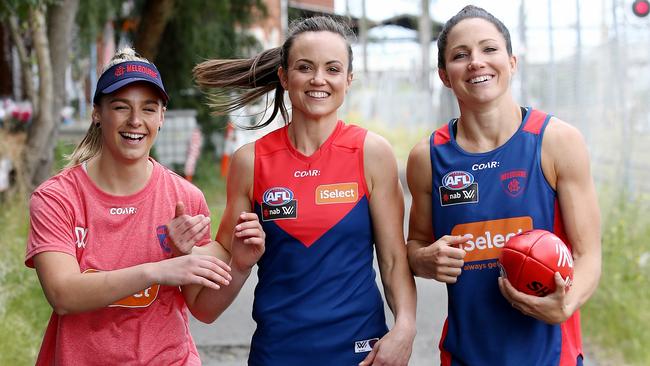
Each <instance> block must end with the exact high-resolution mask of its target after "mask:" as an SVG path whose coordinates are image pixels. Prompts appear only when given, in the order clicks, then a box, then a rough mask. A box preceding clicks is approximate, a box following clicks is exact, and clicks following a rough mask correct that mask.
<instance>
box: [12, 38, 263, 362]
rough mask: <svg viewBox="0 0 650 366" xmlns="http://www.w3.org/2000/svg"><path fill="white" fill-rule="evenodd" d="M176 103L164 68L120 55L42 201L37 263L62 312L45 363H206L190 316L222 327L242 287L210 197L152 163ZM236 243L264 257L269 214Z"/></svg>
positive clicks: (33, 229)
mask: <svg viewBox="0 0 650 366" xmlns="http://www.w3.org/2000/svg"><path fill="white" fill-rule="evenodd" d="M168 99H169V98H168V96H167V93H166V92H165V88H164V86H163V83H162V80H161V78H160V74H159V72H158V70H157V69H156V67H155V66H154V65H153V64H151V63H150V62H148V61H147V60H146V59H143V58H141V57H139V56H138V55H136V54H135V52H134V51H133V50H132V49H130V48H127V49H123V50H120V51H118V53H117V54H116V55H115V56H114V57H113V59H112V60H111V62H110V63H109V64H108V65H107V66H106V68H105V69H104V71H103V73H102V75H101V77H100V78H99V80H98V82H97V87H96V92H95V96H94V98H93V102H94V108H93V113H92V124H91V125H90V127H89V129H88V132H87V134H86V136H85V137H84V139H83V140H82V141H81V143H80V144H79V146H78V147H77V148H76V149H75V151H74V152H73V153H72V155H71V156H70V163H69V164H68V167H67V168H66V169H64V170H63V171H61V172H60V173H59V174H57V175H56V176H54V177H52V178H50V179H49V180H47V181H46V182H44V183H43V184H42V185H41V186H39V187H38V188H37V189H36V190H35V191H34V192H33V193H32V196H31V200H30V232H29V238H28V243H27V254H26V258H25V263H26V265H27V266H29V267H34V268H35V269H36V272H37V274H38V277H39V280H40V282H41V285H42V287H43V291H44V293H45V296H46V298H47V300H48V302H49V303H50V304H51V305H52V308H53V310H54V312H53V314H52V317H51V319H50V322H49V324H48V327H47V330H46V332H45V336H44V339H43V344H42V346H41V351H40V353H39V356H38V360H37V362H36V363H37V364H38V365H46V364H47V365H51V364H56V365H70V364H75V365H108V364H129V365H132V364H147V365H148V364H159V365H199V364H200V360H199V356H198V352H197V350H196V346H195V345H194V342H193V340H192V337H191V335H190V331H189V325H188V315H187V312H186V311H185V309H186V308H189V310H190V311H191V312H192V313H193V314H194V315H195V316H196V317H197V318H198V319H200V320H203V321H211V320H213V319H214V318H216V316H217V315H218V314H219V313H220V312H221V311H223V309H224V308H225V307H226V306H227V305H228V304H229V302H230V301H231V300H232V298H233V296H232V295H229V292H235V293H236V292H237V291H238V290H239V289H240V288H241V283H243V280H242V279H241V276H240V275H238V273H237V271H232V274H231V266H233V267H236V266H237V267H238V266H242V265H241V264H240V263H231V266H229V265H228V264H226V263H225V262H223V261H222V260H220V259H218V258H217V255H219V249H220V248H219V246H218V244H217V243H216V242H214V241H211V240H210V227H209V224H207V225H206V223H209V210H208V206H207V204H206V202H205V198H204V197H203V194H202V193H201V191H199V190H198V189H197V188H196V187H194V186H193V185H191V184H190V183H188V182H187V181H185V180H184V179H183V178H181V177H179V176H178V175H176V174H175V173H173V172H171V171H169V170H168V169H166V168H165V167H163V166H162V165H160V164H159V163H158V162H156V161H155V160H153V159H152V158H150V157H149V153H150V150H151V147H152V145H153V143H154V141H155V138H156V136H157V133H158V130H159V129H160V128H161V126H162V125H163V121H164V112H165V109H166V105H167V102H168ZM172 238H173V240H172ZM233 238H234V240H235V241H236V242H238V243H241V244H242V245H243V244H251V245H250V246H251V247H259V248H262V250H263V247H264V233H263V231H262V230H261V226H260V224H259V222H258V220H257V216H256V215H255V214H252V213H242V214H241V215H240V216H239V223H238V225H237V226H236V227H235V229H234V230H233ZM195 243H196V246H195V245H194V244H195ZM190 253H191V255H185V254H190ZM222 253H223V251H222ZM221 258H226V257H223V256H222V257H221ZM244 265H246V264H244ZM179 286H180V287H179Z"/></svg>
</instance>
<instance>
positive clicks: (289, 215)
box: [262, 187, 298, 221]
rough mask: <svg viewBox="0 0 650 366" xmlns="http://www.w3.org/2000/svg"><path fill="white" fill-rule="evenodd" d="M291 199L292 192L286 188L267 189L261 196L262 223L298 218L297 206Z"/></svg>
mask: <svg viewBox="0 0 650 366" xmlns="http://www.w3.org/2000/svg"><path fill="white" fill-rule="evenodd" d="M293 197H294V194H293V191H292V190H290V189H289V188H286V187H273V188H269V189H267V190H266V191H265V192H264V194H263V195H262V221H273V220H287V219H295V218H296V217H298V204H297V202H296V200H295V199H294V198H293Z"/></svg>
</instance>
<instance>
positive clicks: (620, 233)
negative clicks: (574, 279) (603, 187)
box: [582, 192, 650, 366]
mask: <svg viewBox="0 0 650 366" xmlns="http://www.w3.org/2000/svg"><path fill="white" fill-rule="evenodd" d="M600 197H601V207H602V212H603V223H604V225H603V242H602V243H603V245H602V253H603V267H602V276H601V280H600V286H599V287H598V290H597V291H596V293H595V294H594V296H593V297H592V298H591V299H590V300H589V302H587V304H586V305H585V306H584V307H583V310H582V316H583V322H582V324H583V325H582V327H583V334H584V335H585V336H586V338H588V339H589V340H590V341H591V343H592V344H594V345H596V346H599V347H598V348H600V350H601V351H602V353H603V356H604V357H605V358H606V359H610V360H611V359H615V360H620V359H622V360H624V362H625V363H626V364H628V365H635V366H636V365H639V366H641V365H650V348H648V345H650V311H648V309H650V291H649V289H650V196H647V195H644V196H642V197H639V198H636V199H635V200H630V199H629V198H627V195H625V194H619V193H615V192H609V194H608V192H603V193H602V194H601V195H600ZM606 197H612V199H609V200H608V199H606ZM599 353H600V352H599V351H597V352H596V355H598V354H599ZM608 364H609V363H608ZM612 364H614V363H612ZM615 364H620V363H619V362H616V363H615Z"/></svg>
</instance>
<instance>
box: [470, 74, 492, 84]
mask: <svg viewBox="0 0 650 366" xmlns="http://www.w3.org/2000/svg"><path fill="white" fill-rule="evenodd" d="M491 79H492V76H490V75H481V76H477V77H475V78H471V79H469V82H470V83H472V84H476V83H482V82H484V81H488V80H491Z"/></svg>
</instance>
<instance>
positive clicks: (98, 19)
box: [0, 0, 264, 190]
mask: <svg viewBox="0 0 650 366" xmlns="http://www.w3.org/2000/svg"><path fill="white" fill-rule="evenodd" d="M125 4H127V5H128V4H131V5H133V6H131V7H130V8H129V7H128V6H124V5H125ZM124 9H130V10H126V12H127V13H128V14H125V13H124V12H125V10H124ZM256 9H257V10H258V11H257V12H256V11H255V10H256ZM253 13H257V14H264V10H263V5H262V2H261V0H186V1H182V2H181V1H176V0H135V1H124V0H109V1H92V0H85V1H81V2H80V1H79V0H0V19H3V22H5V21H6V23H7V24H8V26H7V28H8V30H9V33H10V34H11V42H12V44H13V46H14V47H15V48H16V50H17V53H18V54H19V58H20V62H21V73H22V76H23V88H24V92H23V94H24V95H26V96H27V98H28V99H29V100H30V101H31V103H32V106H33V110H34V116H33V119H32V124H31V126H30V128H29V130H28V132H27V142H26V147H25V149H24V154H23V159H22V160H23V161H22V164H20V165H21V167H22V168H21V172H20V178H21V182H22V183H23V184H22V185H24V186H25V187H26V188H27V189H28V190H31V189H32V188H34V187H35V186H37V185H38V184H40V183H41V182H43V181H44V180H45V179H47V178H48V177H49V176H50V175H51V173H52V164H53V156H54V154H53V152H54V145H55V142H56V141H57V134H58V127H59V123H60V119H59V117H58V116H60V110H61V108H62V106H63V105H64V104H65V103H67V101H66V100H65V99H64V98H65V93H64V92H63V91H64V90H65V85H64V75H65V71H66V69H67V68H68V66H69V64H70V61H71V60H78V59H79V58H82V57H85V56H86V55H87V52H88V49H89V48H90V47H87V45H89V44H91V43H92V42H94V41H95V39H96V38H97V35H98V34H100V31H101V30H102V29H103V25H104V24H105V23H106V21H113V22H114V23H120V22H124V21H125V19H129V20H131V21H134V22H135V23H136V24H137V29H136V30H135V31H133V32H132V34H130V37H131V41H132V44H134V45H135V48H136V50H137V51H139V52H141V53H142V54H143V55H144V56H145V57H148V58H149V59H150V60H152V61H155V62H156V64H157V66H158V67H159V69H160V71H161V73H162V74H163V75H165V83H166V86H167V88H168V89H169V92H170V95H171V97H172V103H173V104H172V105H171V107H172V108H195V109H198V110H199V114H200V117H199V119H200V120H202V121H205V120H209V119H210V118H209V117H208V113H207V111H206V110H205V108H204V107H203V105H204V103H202V97H201V95H200V93H199V92H198V91H197V90H196V89H195V88H194V87H193V81H192V77H191V70H192V67H193V66H194V65H195V64H196V63H197V62H200V61H202V60H203V59H204V58H208V57H232V56H235V55H238V54H240V52H241V51H240V50H242V47H248V46H250V45H252V44H253V41H252V38H250V37H246V36H243V35H241V32H239V31H237V29H243V28H245V26H246V25H247V24H249V23H250V21H251V20H252V15H251V14H253ZM75 21H76V26H77V27H76V28H75V27H74V25H75ZM122 24H123V23H122ZM188 25H190V26H188ZM191 25H197V26H191ZM114 28H116V29H117V30H116V32H121V31H122V30H121V29H119V28H120V27H114ZM73 30H78V32H74V31H73ZM73 41H74V42H76V43H74V44H73ZM162 45H164V46H162ZM74 46H76V47H74ZM73 52H74V53H73ZM33 65H36V68H35V70H36V73H35V75H34V74H33V73H32V70H33ZM34 80H38V82H37V83H34ZM210 125H216V123H210Z"/></svg>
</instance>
